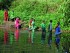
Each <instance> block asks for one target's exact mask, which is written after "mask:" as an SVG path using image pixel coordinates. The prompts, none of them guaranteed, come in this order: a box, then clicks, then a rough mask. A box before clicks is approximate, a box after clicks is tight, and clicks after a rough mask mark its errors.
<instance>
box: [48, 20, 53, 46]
mask: <svg viewBox="0 0 70 53" xmlns="http://www.w3.org/2000/svg"><path fill="white" fill-rule="evenodd" d="M48 32H49V36H48V45H49V47H51V43H52V20H50V24H49V26H48Z"/></svg>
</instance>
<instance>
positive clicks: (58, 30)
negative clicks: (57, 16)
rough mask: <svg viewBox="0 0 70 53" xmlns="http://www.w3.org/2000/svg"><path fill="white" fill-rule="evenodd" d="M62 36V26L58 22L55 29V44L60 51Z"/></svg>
mask: <svg viewBox="0 0 70 53" xmlns="http://www.w3.org/2000/svg"><path fill="white" fill-rule="evenodd" d="M60 34H61V29H60V24H59V22H58V23H57V26H56V27H55V44H56V47H57V49H58V50H59V45H60Z"/></svg>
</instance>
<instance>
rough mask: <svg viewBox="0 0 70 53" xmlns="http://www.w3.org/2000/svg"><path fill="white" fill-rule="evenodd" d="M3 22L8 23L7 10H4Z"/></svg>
mask: <svg viewBox="0 0 70 53" xmlns="http://www.w3.org/2000/svg"><path fill="white" fill-rule="evenodd" d="M4 21H8V10H7V9H5V11H4Z"/></svg>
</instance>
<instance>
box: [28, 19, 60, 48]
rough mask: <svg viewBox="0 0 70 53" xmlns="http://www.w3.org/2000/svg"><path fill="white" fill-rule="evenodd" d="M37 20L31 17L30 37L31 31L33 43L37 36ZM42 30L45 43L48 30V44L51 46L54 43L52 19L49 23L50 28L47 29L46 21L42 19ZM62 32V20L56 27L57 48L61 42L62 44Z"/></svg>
mask: <svg viewBox="0 0 70 53" xmlns="http://www.w3.org/2000/svg"><path fill="white" fill-rule="evenodd" d="M35 28H36V26H35V20H34V19H33V18H31V19H30V22H29V37H30V33H31V39H32V43H33V39H34V36H35ZM40 30H41V31H42V35H41V43H42V44H44V43H45V39H46V31H47V30H48V33H49V35H48V46H49V47H50V48H51V43H52V30H53V27H52V20H50V23H49V25H48V29H47V30H46V23H45V21H42V23H41V29H40ZM60 34H61V28H60V22H59V21H58V22H57V25H56V27H55V44H56V47H57V49H59V44H60Z"/></svg>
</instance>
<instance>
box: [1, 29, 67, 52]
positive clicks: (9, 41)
mask: <svg viewBox="0 0 70 53" xmlns="http://www.w3.org/2000/svg"><path fill="white" fill-rule="evenodd" d="M66 34H67V33H66ZM47 36H48V32H47V35H46V40H45V44H41V32H40V31H37V32H35V36H34V37H35V38H34V43H33V44H32V43H31V35H30V33H29V32H28V31H27V30H15V29H8V30H7V29H0V53H46V52H47V53H51V52H52V53H57V52H58V53H62V43H61V42H60V49H59V51H58V50H57V48H56V45H55V43H54V40H55V39H54V33H53V41H52V44H51V49H50V48H49V47H48V44H47ZM61 41H62V40H61Z"/></svg>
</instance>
